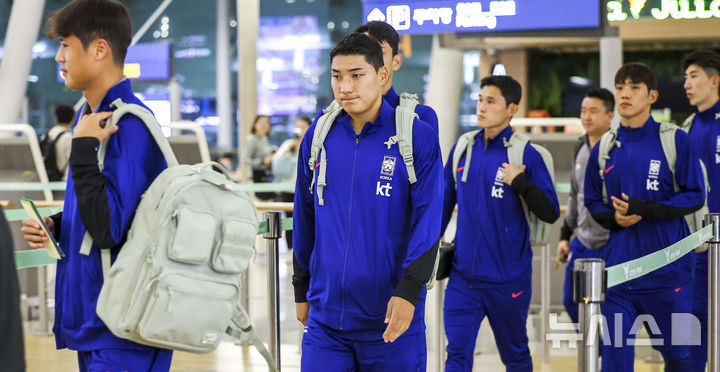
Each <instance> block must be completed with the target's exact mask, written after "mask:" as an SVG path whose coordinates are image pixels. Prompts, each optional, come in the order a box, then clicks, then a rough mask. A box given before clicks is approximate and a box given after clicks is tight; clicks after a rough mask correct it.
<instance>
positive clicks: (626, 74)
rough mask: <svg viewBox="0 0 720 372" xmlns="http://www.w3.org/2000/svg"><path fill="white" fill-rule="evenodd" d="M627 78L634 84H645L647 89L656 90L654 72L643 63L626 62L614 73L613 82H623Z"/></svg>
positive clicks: (656, 84)
mask: <svg viewBox="0 0 720 372" xmlns="http://www.w3.org/2000/svg"><path fill="white" fill-rule="evenodd" d="M628 79H630V81H631V82H633V83H634V84H640V83H643V84H645V85H646V86H647V88H648V91H651V90H657V88H658V83H657V77H655V73H654V72H652V70H651V69H650V67H648V66H647V65H646V64H644V63H640V62H630V63H626V64H624V65H622V67H620V69H619V70H617V72H616V73H615V84H624V83H625V81H627V80H628Z"/></svg>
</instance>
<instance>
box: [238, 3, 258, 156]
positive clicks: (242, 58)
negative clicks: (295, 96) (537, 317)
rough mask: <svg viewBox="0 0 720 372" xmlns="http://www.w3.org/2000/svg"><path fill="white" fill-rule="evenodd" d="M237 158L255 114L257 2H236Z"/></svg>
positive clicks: (240, 154)
mask: <svg viewBox="0 0 720 372" xmlns="http://www.w3.org/2000/svg"><path fill="white" fill-rule="evenodd" d="M237 22H238V26H237V33H238V35H237V49H238V89H237V90H238V114H237V118H238V158H239V159H242V151H243V141H244V140H245V137H246V136H247V134H248V133H250V126H252V121H253V118H254V117H255V113H256V112H257V39H258V28H259V27H260V0H237Z"/></svg>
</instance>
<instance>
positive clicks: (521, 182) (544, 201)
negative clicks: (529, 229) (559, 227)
mask: <svg viewBox="0 0 720 372" xmlns="http://www.w3.org/2000/svg"><path fill="white" fill-rule="evenodd" d="M512 187H513V189H515V192H517V193H518V195H520V197H522V198H523V200H524V201H525V203H526V204H527V206H528V208H529V209H530V211H532V212H533V213H535V215H536V216H537V217H538V218H539V219H541V220H543V221H545V222H547V223H553V222H555V220H557V219H558V217H560V213H558V211H556V210H555V207H554V206H553V204H552V201H550V198H548V197H547V195H545V193H544V192H543V191H542V190H540V188H539V187H537V186H535V185H533V183H532V182H530V179H529V178H528V176H527V175H526V174H525V173H520V174H518V175H517V176H516V177H515V179H514V180H513V181H512Z"/></svg>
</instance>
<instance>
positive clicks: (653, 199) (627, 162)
mask: <svg viewBox="0 0 720 372" xmlns="http://www.w3.org/2000/svg"><path fill="white" fill-rule="evenodd" d="M659 126H660V124H658V123H657V122H656V121H655V120H653V118H652V117H650V119H648V121H647V122H646V123H645V124H644V125H643V126H642V127H640V128H630V127H626V126H622V125H621V126H620V127H619V128H618V137H617V140H618V141H619V142H620V146H615V147H614V148H613V149H612V150H611V151H610V154H609V157H610V159H609V160H608V161H607V163H606V165H605V169H604V170H602V171H603V173H604V177H605V187H606V189H607V195H608V199H610V197H611V196H615V197H616V198H620V199H622V193H625V194H627V195H628V196H629V197H630V203H629V204H630V206H629V210H628V214H637V215H640V216H641V217H642V220H640V222H638V223H636V224H634V225H632V226H630V227H627V228H623V227H621V226H619V225H618V224H617V222H616V221H615V218H614V213H615V210H614V209H613V207H612V201H611V200H609V201H608V204H605V203H603V198H602V189H601V188H602V184H603V182H602V180H601V178H600V173H599V172H600V170H599V169H598V168H599V165H598V151H599V150H598V148H599V144H600V142H598V144H596V145H595V146H594V147H593V150H592V152H591V154H590V160H589V161H588V166H587V171H586V175H585V206H587V207H588V209H589V210H590V213H592V215H593V217H594V218H595V219H596V220H598V222H600V223H601V224H604V226H606V227H607V228H610V230H611V232H610V239H609V241H608V245H607V247H606V250H605V252H606V258H607V262H606V265H607V266H613V265H617V264H620V263H623V262H627V261H629V260H633V259H636V258H639V257H642V256H645V255H647V254H650V253H653V252H656V251H658V250H660V249H663V248H665V247H667V246H669V245H671V244H673V243H675V242H677V241H679V240H680V239H682V238H684V237H685V236H687V235H688V234H689V230H688V227H687V224H686V223H685V219H684V218H683V215H685V214H688V213H692V212H693V211H696V210H698V209H699V208H701V207H702V204H703V202H704V200H705V196H704V195H705V186H704V181H703V175H702V171H701V168H700V162H699V161H698V160H699V158H698V155H697V153H696V152H695V150H694V149H693V148H692V146H691V145H690V141H689V140H688V136H687V134H685V132H683V131H681V130H678V131H677V132H676V135H675V146H676V150H677V151H676V152H677V162H676V165H675V180H676V181H677V184H678V186H679V188H680V190H679V191H678V192H675V189H674V185H673V178H672V177H673V175H672V172H671V171H670V168H669V167H668V164H667V159H666V158H665V153H664V152H663V148H662V144H661V142H660V134H659ZM694 260H695V255H694V254H692V253H691V254H688V255H686V256H685V257H683V258H681V259H679V260H677V261H675V262H673V263H671V264H668V265H667V266H665V267H663V268H661V269H658V270H656V271H654V272H652V273H650V274H648V275H645V276H642V277H640V278H637V279H634V280H631V281H629V282H626V283H624V284H622V286H624V287H625V288H627V289H635V290H662V289H664V288H670V287H673V286H674V285H675V284H677V283H678V281H679V280H681V279H686V278H687V279H689V278H690V277H691V275H692V270H693V265H694Z"/></svg>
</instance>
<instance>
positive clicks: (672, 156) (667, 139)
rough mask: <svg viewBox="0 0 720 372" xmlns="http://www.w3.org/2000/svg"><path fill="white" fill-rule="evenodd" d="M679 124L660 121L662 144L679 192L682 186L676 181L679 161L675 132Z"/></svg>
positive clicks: (676, 189)
mask: <svg viewBox="0 0 720 372" xmlns="http://www.w3.org/2000/svg"><path fill="white" fill-rule="evenodd" d="M678 129H679V128H678V126H677V125H674V124H670V123H660V143H661V144H662V148H663V152H664V153H665V159H667V162H668V168H670V172H671V173H672V177H673V186H674V188H675V191H676V192H677V191H678V190H679V189H680V188H679V186H678V184H677V181H675V164H676V163H677V149H676V148H675V132H676V131H677V130H678Z"/></svg>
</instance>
